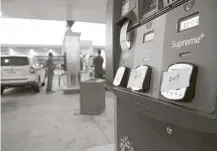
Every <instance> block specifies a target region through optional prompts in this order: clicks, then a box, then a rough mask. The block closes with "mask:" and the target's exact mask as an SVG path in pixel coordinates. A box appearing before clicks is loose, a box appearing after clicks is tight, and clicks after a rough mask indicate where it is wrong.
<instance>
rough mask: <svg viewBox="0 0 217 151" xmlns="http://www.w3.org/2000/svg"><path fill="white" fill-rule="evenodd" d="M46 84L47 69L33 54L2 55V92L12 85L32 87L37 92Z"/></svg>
mask: <svg viewBox="0 0 217 151" xmlns="http://www.w3.org/2000/svg"><path fill="white" fill-rule="evenodd" d="M44 85H45V70H44V69H43V68H41V67H40V65H39V64H38V63H37V60H36V58H35V57H32V56H24V55H23V56H21V55H19V56H1V93H2V94H3V92H4V90H5V89H6V88H10V87H27V86H29V87H31V88H32V89H33V90H34V91H35V92H39V91H40V86H44Z"/></svg>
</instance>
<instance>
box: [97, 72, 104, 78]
mask: <svg viewBox="0 0 217 151" xmlns="http://www.w3.org/2000/svg"><path fill="white" fill-rule="evenodd" d="M95 78H96V79H103V78H104V77H103V73H98V72H95Z"/></svg>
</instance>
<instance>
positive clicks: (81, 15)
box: [1, 0, 107, 23]
mask: <svg viewBox="0 0 217 151" xmlns="http://www.w3.org/2000/svg"><path fill="white" fill-rule="evenodd" d="M106 1H107V0H1V2H2V3H1V8H2V10H1V12H2V14H3V16H4V17H9V18H25V19H42V20H75V21H79V22H95V23H105V21H106Z"/></svg>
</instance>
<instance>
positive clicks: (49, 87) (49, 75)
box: [47, 72, 53, 91]
mask: <svg viewBox="0 0 217 151" xmlns="http://www.w3.org/2000/svg"><path fill="white" fill-rule="evenodd" d="M52 85H53V73H51V72H48V73H47V91H51V90H52Z"/></svg>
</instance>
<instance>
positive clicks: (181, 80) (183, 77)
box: [161, 69, 191, 91]
mask: <svg viewBox="0 0 217 151" xmlns="http://www.w3.org/2000/svg"><path fill="white" fill-rule="evenodd" d="M190 78H191V71H190V70H189V69H180V70H171V71H168V72H164V74H163V82H162V85H161V91H168V90H177V89H182V88H187V87H189V85H190Z"/></svg>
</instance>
